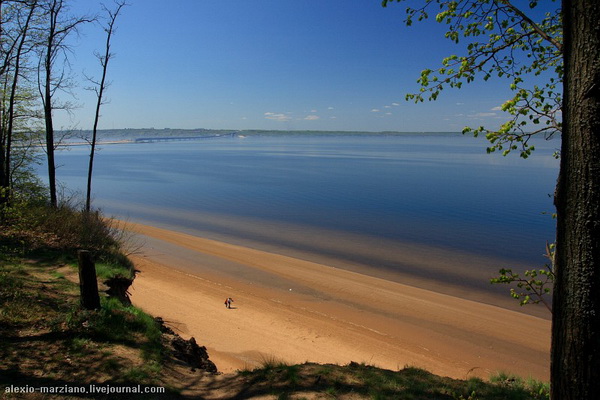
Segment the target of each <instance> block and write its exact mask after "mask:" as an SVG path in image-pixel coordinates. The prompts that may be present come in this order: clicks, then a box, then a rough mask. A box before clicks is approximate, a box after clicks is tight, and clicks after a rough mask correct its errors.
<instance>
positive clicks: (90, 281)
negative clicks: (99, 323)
mask: <svg viewBox="0 0 600 400" xmlns="http://www.w3.org/2000/svg"><path fill="white" fill-rule="evenodd" d="M77 258H78V260H79V292H80V293H81V306H82V307H83V308H85V309H86V310H97V309H99V308H100V295H99V294H98V281H97V280H96V266H95V265H94V262H93V261H92V255H91V254H90V252H89V251H88V250H79V251H78V252H77Z"/></svg>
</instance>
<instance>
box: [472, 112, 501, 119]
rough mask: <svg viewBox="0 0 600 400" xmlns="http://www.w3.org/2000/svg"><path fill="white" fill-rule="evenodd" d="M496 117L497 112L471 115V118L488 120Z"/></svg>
mask: <svg viewBox="0 0 600 400" xmlns="http://www.w3.org/2000/svg"><path fill="white" fill-rule="evenodd" d="M495 116H496V113H495V112H480V113H477V114H473V115H469V117H472V118H488V117H495Z"/></svg>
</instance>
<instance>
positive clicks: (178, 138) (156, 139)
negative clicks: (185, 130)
mask: <svg viewBox="0 0 600 400" xmlns="http://www.w3.org/2000/svg"><path fill="white" fill-rule="evenodd" d="M236 133H237V132H231V133H219V134H216V135H204V136H162V137H161V136H155V137H141V138H137V139H135V140H134V142H135V143H153V142H174V141H181V140H199V139H214V138H220V137H234V136H235V135H236Z"/></svg>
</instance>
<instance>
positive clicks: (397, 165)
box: [57, 134, 559, 268]
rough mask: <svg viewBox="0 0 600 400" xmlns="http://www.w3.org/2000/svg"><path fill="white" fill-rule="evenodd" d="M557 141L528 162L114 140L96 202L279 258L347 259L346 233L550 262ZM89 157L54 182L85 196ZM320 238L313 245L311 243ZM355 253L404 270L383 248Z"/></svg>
mask: <svg viewBox="0 0 600 400" xmlns="http://www.w3.org/2000/svg"><path fill="white" fill-rule="evenodd" d="M558 146H559V141H557V140H553V141H543V140H540V141H539V143H536V148H537V151H536V152H535V153H534V154H533V156H532V157H531V158H529V159H527V160H522V159H520V158H519V157H518V155H517V154H514V155H511V156H509V157H502V156H501V155H499V154H491V155H488V154H486V152H485V147H486V142H485V140H479V139H474V138H472V137H466V136H462V135H458V134H456V135H455V134H444V135H442V134H437V135H435V134H426V135H417V134H415V135H399V136H373V135H364V136H302V135H291V134H290V135H281V136H248V137H246V138H239V137H237V138H219V139H210V140H208V139H207V140H198V141H186V142H163V143H148V144H122V145H106V146H103V147H102V149H101V151H100V152H99V153H98V154H97V157H96V164H95V170H94V184H93V193H94V204H95V206H97V207H100V208H102V209H103V210H104V211H105V213H106V214H109V215H116V216H119V217H122V218H128V219H130V220H134V221H141V222H147V223H153V224H163V225H164V226H169V227H174V228H176V229H181V230H184V231H189V232H194V233H197V234H201V235H203V236H208V237H215V238H218V239H228V238H229V239H230V240H231V241H236V240H237V241H244V240H245V241H252V242H253V243H262V244H264V245H265V246H271V247H270V249H274V248H276V249H280V250H281V251H283V252H285V250H286V249H292V250H293V249H296V250H298V249H300V250H303V251H306V252H311V251H314V252H321V253H329V254H330V255H331V256H332V257H334V256H335V257H339V256H343V253H344V251H343V249H340V247H339V246H338V245H337V244H335V243H338V242H337V241H336V235H337V236H339V237H350V236H352V237H355V238H356V237H359V238H360V237H364V238H365V240H367V238H368V240H370V241H371V242H373V243H375V242H377V241H380V242H381V243H384V242H385V243H387V244H392V245H393V243H394V242H396V241H397V242H400V241H402V242H404V243H406V242H408V243H413V244H415V246H417V245H426V246H431V247H435V248H444V249H451V250H457V251H461V252H467V253H469V254H475V255H487V256H493V257H497V258H501V259H503V260H507V262H510V263H519V264H530V263H542V262H543V258H542V257H541V253H543V249H544V245H545V243H546V241H550V242H552V241H553V239H554V221H553V220H552V218H551V217H550V216H549V215H544V213H551V212H553V206H552V199H551V197H550V196H549V194H551V193H552V192H553V190H554V185H555V181H556V176H557V171H558V161H557V160H555V159H554V158H553V157H552V153H553V152H554V150H556V148H557V147H558ZM88 151H89V150H88V149H87V148H83V147H74V148H72V149H71V150H70V151H62V152H60V154H59V155H58V163H59V164H61V166H60V168H59V169H58V172H57V174H58V178H59V180H60V181H61V182H63V183H64V184H65V185H66V186H67V187H68V188H69V189H71V190H80V191H82V192H83V191H84V188H85V174H86V166H87V157H88ZM236 221H237V222H236ZM315 235H317V236H318V235H321V237H320V238H319V241H318V242H319V243H320V244H319V245H318V248H316V246H317V245H316V244H315V243H316V242H317V241H315V240H313V241H311V240H309V239H310V238H309V237H313V236H315ZM299 238H300V239H299ZM302 238H303V239H302ZM328 242H330V243H332V245H331V246H330V247H328V246H327V244H326V243H328ZM310 243H312V244H310ZM334 244H335V245H334ZM311 246H312V247H313V248H311ZM357 257H358V256H357ZM360 257H361V260H359V261H360V262H362V263H364V264H367V265H368V264H371V265H375V266H376V267H378V268H379V267H380V268H395V266H394V265H395V264H394V263H393V262H392V261H389V260H388V261H386V260H387V258H386V259H385V260H384V259H378V258H377V257H378V256H377V254H375V253H373V254H372V255H371V256H369V254H364V253H361V256H360ZM369 257H371V259H369ZM386 262H387V263H388V264H386Z"/></svg>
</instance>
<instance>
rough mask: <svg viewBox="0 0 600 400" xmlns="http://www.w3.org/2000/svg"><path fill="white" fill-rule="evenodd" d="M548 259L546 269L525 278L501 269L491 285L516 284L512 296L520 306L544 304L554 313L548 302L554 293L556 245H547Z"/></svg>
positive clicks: (526, 275) (511, 290) (527, 272)
mask: <svg viewBox="0 0 600 400" xmlns="http://www.w3.org/2000/svg"><path fill="white" fill-rule="evenodd" d="M546 257H547V258H548V259H549V260H550V263H549V264H545V266H544V268H540V269H532V270H527V271H525V272H524V275H525V276H524V277H521V276H520V275H519V274H516V273H514V272H513V271H512V270H511V269H506V268H503V269H501V270H500V271H499V272H500V276H499V277H497V278H492V279H490V283H492V284H497V283H504V284H509V285H512V284H515V283H516V286H517V289H518V290H517V289H514V288H511V289H510V295H511V296H512V297H513V298H514V299H517V300H519V304H520V305H521V306H524V305H526V304H538V303H542V304H543V305H544V306H546V308H547V309H548V311H550V312H552V305H551V304H550V303H549V302H548V301H547V300H546V298H547V296H548V295H549V294H550V293H551V292H552V287H553V285H554V244H548V243H546Z"/></svg>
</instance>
